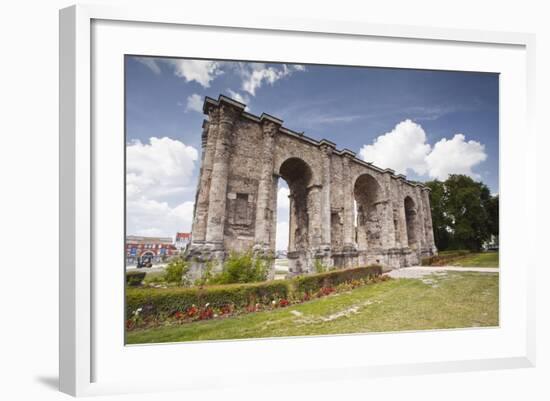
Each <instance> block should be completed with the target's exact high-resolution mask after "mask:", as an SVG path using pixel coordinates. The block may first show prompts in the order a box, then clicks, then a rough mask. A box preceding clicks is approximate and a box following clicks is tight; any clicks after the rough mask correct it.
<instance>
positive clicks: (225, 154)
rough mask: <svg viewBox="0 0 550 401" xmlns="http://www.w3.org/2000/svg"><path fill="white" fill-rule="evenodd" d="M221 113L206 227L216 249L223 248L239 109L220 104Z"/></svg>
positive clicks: (208, 238) (207, 235) (209, 239)
mask: <svg viewBox="0 0 550 401" xmlns="http://www.w3.org/2000/svg"><path fill="white" fill-rule="evenodd" d="M219 113H220V116H219V127H218V138H217V140H216V150H215V152H214V163H213V167H212V178H211V180H210V194H209V206H208V224H207V227H206V242H207V243H208V244H209V245H211V246H213V248H214V249H216V250H221V249H223V231H224V226H225V205H226V199H227V174H228V170H229V161H230V156H231V139H232V138H231V137H232V132H233V125H234V124H235V121H236V119H237V117H238V115H239V112H238V110H237V109H235V108H233V107H231V106H229V105H227V104H221V105H220V106H219Z"/></svg>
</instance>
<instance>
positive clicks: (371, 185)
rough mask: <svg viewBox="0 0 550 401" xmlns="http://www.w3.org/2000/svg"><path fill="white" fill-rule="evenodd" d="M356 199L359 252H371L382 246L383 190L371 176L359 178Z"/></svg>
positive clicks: (354, 191)
mask: <svg viewBox="0 0 550 401" xmlns="http://www.w3.org/2000/svg"><path fill="white" fill-rule="evenodd" d="M353 195H354V198H355V208H354V209H355V211H354V212H355V216H354V225H355V243H356V244H357V250H358V251H370V250H372V249H375V248H380V247H381V246H382V235H381V234H382V205H380V203H379V202H380V200H381V196H382V189H381V187H380V184H378V181H376V179H375V178H374V177H373V176H371V175H370V174H363V175H361V176H359V178H357V180H356V181H355V185H354V188H353Z"/></svg>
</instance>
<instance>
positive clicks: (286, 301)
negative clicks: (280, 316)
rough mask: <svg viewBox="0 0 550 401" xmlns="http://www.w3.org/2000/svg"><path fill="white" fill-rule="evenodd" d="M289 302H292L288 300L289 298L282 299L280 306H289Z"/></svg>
mask: <svg viewBox="0 0 550 401" xmlns="http://www.w3.org/2000/svg"><path fill="white" fill-rule="evenodd" d="M289 303H290V302H288V299H281V300H280V301H279V306H280V307H281V308H284V307H285V306H288V304H289Z"/></svg>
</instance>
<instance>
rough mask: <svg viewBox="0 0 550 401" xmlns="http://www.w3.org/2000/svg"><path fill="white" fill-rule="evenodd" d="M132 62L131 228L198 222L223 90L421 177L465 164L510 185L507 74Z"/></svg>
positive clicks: (168, 231) (464, 168) (257, 110)
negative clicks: (207, 109) (206, 140)
mask: <svg viewBox="0 0 550 401" xmlns="http://www.w3.org/2000/svg"><path fill="white" fill-rule="evenodd" d="M125 68H126V71H125V72H126V139H127V159H128V169H127V178H128V191H127V192H128V195H127V196H128V200H127V202H128V208H127V209H128V219H127V221H128V227H127V231H128V233H129V234H142V235H168V236H172V235H174V234H175V232H172V231H174V230H176V229H177V230H178V231H188V230H189V229H190V221H191V218H192V216H189V214H190V213H192V202H193V200H194V194H195V189H196V182H197V175H198V171H199V167H200V166H199V162H200V141H201V139H200V138H201V125H202V120H203V119H204V118H205V116H204V115H203V114H202V113H201V112H200V106H201V105H202V101H203V99H204V96H210V97H213V98H217V97H218V95H219V94H220V93H223V94H225V95H227V96H230V97H233V98H236V99H237V100H240V101H242V102H244V103H246V104H247V105H248V111H249V112H251V113H253V114H257V115H260V114H261V113H262V112H266V113H269V114H271V115H273V116H275V117H278V118H281V119H283V120H284V125H285V126H286V127H288V128H290V129H292V130H295V131H304V132H305V134H306V135H308V136H310V137H312V138H315V139H322V138H326V139H329V140H331V141H333V142H335V143H336V144H337V147H338V148H339V149H342V148H348V149H351V150H353V151H355V152H357V153H358V157H361V158H364V159H366V160H368V161H373V162H374V163H375V164H377V165H379V166H380V167H384V168H385V167H390V168H394V169H395V170H397V171H398V172H402V173H404V174H406V175H407V177H408V178H410V179H414V180H419V181H427V180H431V179H434V178H439V179H445V177H446V176H447V175H448V174H451V173H464V174H468V175H470V176H472V177H473V178H475V179H477V180H480V181H482V182H484V183H485V184H487V185H488V186H489V188H490V189H491V192H493V193H498V190H499V188H498V75H497V74H488V73H466V72H451V71H422V70H404V69H385V68H365V67H342V66H321V65H309V64H308V65H292V64H269V63H267V64H264V63H238V62H225V61H208V60H201V61H198V60H182V59H166V58H143V57H132V56H127V57H126V63H125ZM151 138H156V139H151ZM182 170H185V171H182ZM284 191H285V188H282V189H280V192H281V194H280V195H284ZM282 198H284V196H283V197H282ZM280 199H281V197H280ZM284 206H285V205H282V206H281V209H282V210H280V211H279V212H280V216H281V217H280V218H279V221H280V223H282V224H284V223H285V218H286V219H287V217H285V210H284ZM180 227H181V228H180ZM282 229H284V226H282Z"/></svg>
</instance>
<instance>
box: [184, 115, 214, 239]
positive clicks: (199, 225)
mask: <svg viewBox="0 0 550 401" xmlns="http://www.w3.org/2000/svg"><path fill="white" fill-rule="evenodd" d="M208 116H209V120H208V122H207V123H205V124H204V125H203V128H204V131H203V134H202V162H201V170H200V178H199V182H198V184H197V193H196V196H195V207H194V209H195V210H194V213H193V228H192V238H191V241H192V244H201V243H204V240H205V236H206V224H207V218H208V196H209V193H210V179H211V175H212V167H213V162H214V152H215V150H216V138H217V133H218V123H219V112H218V109H211V110H210V112H209V113H208Z"/></svg>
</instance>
